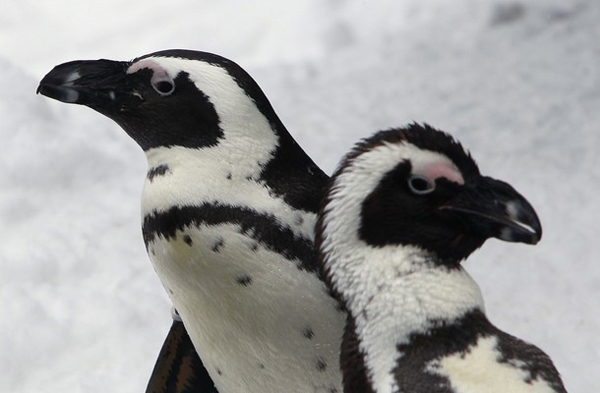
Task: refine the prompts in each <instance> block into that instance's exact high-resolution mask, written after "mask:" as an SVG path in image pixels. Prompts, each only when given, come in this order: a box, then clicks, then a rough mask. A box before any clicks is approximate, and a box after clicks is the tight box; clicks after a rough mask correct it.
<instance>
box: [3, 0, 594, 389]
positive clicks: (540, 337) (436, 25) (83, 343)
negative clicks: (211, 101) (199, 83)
mask: <svg viewBox="0 0 600 393" xmlns="http://www.w3.org/2000/svg"><path fill="white" fill-rule="evenodd" d="M5 3H6V4H3V11H2V13H1V14H0V118H1V119H2V126H1V129H0V133H1V134H0V135H1V140H2V142H1V144H0V165H1V167H2V168H3V170H2V173H3V175H2V176H0V189H1V192H0V239H2V241H1V245H0V247H1V248H0V307H1V315H2V317H1V318H0V368H1V370H2V371H0V391H1V392H18V393H21V392H23V393H29V392H65V393H71V392H106V391H109V392H126V393H127V392H131V393H137V392H142V391H143V389H144V388H145V384H146V382H147V379H148V377H149V375H150V371H151V369H152V367H153V364H154V360H155V358H156V355H157V353H158V350H159V348H160V345H161V343H162V340H163V338H164V336H165V334H166V331H167V329H168V326H169V324H170V317H169V308H170V306H169V303H168V300H167V299H166V296H165V295H164V293H163V289H162V287H161V286H160V284H159V282H158V280H157V278H156V277H155V275H154V272H153V271H152V269H151V267H150V264H149V262H148V261H147V258H146V255H145V251H144V248H143V243H142V239H141V231H140V229H139V200H138V199H139V194H140V190H141V185H142V181H143V177H144V174H145V159H144V156H143V154H142V152H141V151H140V150H139V149H138V147H137V145H135V144H134V143H133V142H132V141H130V140H129V138H128V137H127V136H126V135H125V134H124V133H123V132H122V131H121V130H120V129H119V128H118V127H117V126H116V125H114V124H113V123H112V122H111V121H109V120H108V119H105V118H103V117H102V116H100V115H98V114H96V113H94V112H93V111H91V110H89V109H87V108H83V107H76V106H68V105H64V104H60V103H58V102H54V101H51V100H49V99H46V98H44V97H41V96H36V95H35V94H34V92H35V88H36V86H37V82H38V81H39V79H40V78H41V77H42V76H43V75H44V74H45V73H46V72H47V71H49V70H50V69H51V68H52V67H53V66H54V65H56V64H58V63H61V62H64V61H68V60H74V59H96V58H100V57H105V58H112V59H129V58H133V57H135V56H138V55H142V54H144V53H148V52H150V51H154V50H159V49H166V48H175V47H179V48H192V49H200V50H207V51H212V52H216V53H219V54H221V55H224V56H227V57H230V58H232V59H234V60H235V61H237V62H238V63H240V64H241V65H242V66H244V67H245V68H246V69H247V70H248V71H249V72H250V73H251V74H252V75H254V76H255V78H256V79H257V81H258V82H259V83H260V84H261V86H262V87H263V88H264V90H265V91H266V93H267V95H268V96H269V97H270V99H271V101H272V103H273V105H274V107H275V108H276V109H277V111H278V113H279V114H280V116H281V117H282V119H283V121H284V123H285V124H286V125H287V126H288V129H289V130H290V132H292V134H293V135H294V136H295V137H296V138H297V139H298V140H299V142H300V143H301V144H302V145H303V146H304V147H305V148H306V149H307V150H308V151H309V153H310V154H311V155H312V156H313V157H314V158H315V160H316V161H317V162H318V163H319V164H320V165H322V167H323V168H325V169H326V170H327V171H329V172H330V171H331V170H332V169H333V167H334V165H335V163H336V162H337V160H338V159H339V158H340V157H341V155H342V154H343V153H344V152H345V151H346V150H347V149H348V148H349V147H350V146H351V144H352V143H354V142H355V141H356V140H357V139H358V138H360V137H363V136H367V135H369V134H370V133H371V132H373V131H375V130H378V129H381V128H387V127H390V126H396V125H402V124H405V123H407V122H408V121H411V120H418V121H427V122H429V123H430V124H432V125H434V126H437V127H440V128H443V129H445V130H447V131H450V132H452V133H453V134H454V135H455V136H457V137H458V138H459V139H460V140H462V141H463V143H464V144H465V145H466V146H468V147H469V148H470V149H471V150H472V152H473V155H474V156H475V158H476V159H478V161H479V163H480V167H481V168H482V171H483V172H485V173H486V174H488V175H491V176H494V177H497V178H501V179H504V180H506V181H508V182H510V183H512V184H513V185H514V186H515V188H517V189H518V190H519V191H520V192H521V193H522V194H524V195H525V196H526V197H527V198H528V199H529V200H530V201H531V202H532V204H533V205H534V206H535V207H536V208H537V210H538V213H539V215H540V217H541V219H542V223H543V225H544V238H543V240H542V242H541V243H540V244H539V245H538V246H536V247H528V246H525V245H513V244H508V243H502V242H498V241H490V242H489V244H486V246H484V247H483V249H482V250H481V251H479V252H478V253H476V254H475V255H474V256H473V257H472V258H471V260H470V261H469V262H468V263H467V264H466V266H467V269H468V270H469V271H470V272H471V273H472V274H473V275H474V276H475V278H476V279H477V280H478V282H479V283H480V285H481V287H482V290H483V292H484V295H485V298H486V304H487V309H488V313H489V315H490V318H491V319H492V321H494V322H495V323H496V324H497V325H498V326H499V327H501V328H502V329H504V330H506V331H508V332H511V333H513V334H515V335H517V336H519V337H522V338H525V339H527V340H529V341H531V342H533V343H535V344H537V345H538V346H540V347H541V348H543V349H544V350H545V351H546V352H548V353H549V354H550V355H551V357H552V358H553V359H554V360H555V363H556V365H557V367H558V368H559V370H561V372H562V374H563V376H564V380H565V383H566V385H567V388H568V390H569V391H570V392H582V393H594V392H598V391H600V382H598V375H599V374H600V267H599V265H598V263H599V262H600V245H599V242H598V239H597V237H598V234H599V233H600V222H599V221H600V220H599V219H600V203H599V201H600V198H599V197H598V194H599V193H600V159H599V158H598V155H599V153H600V23H598V21H599V20H600V2H599V1H598V0H570V1H564V0H563V1H558V0H520V1H519V0H512V1H511V0H504V1H503V0H453V1H450V0H403V1H397V0H388V1H378V2H367V1H344V0H327V1H325V0H309V1H303V2H294V3H291V2H282V1H277V0H261V1H253V2H243V1H236V2H234V1H226V2H215V1H208V0H205V1H191V0H190V1H187V2H185V1H173V2H170V3H168V4H169V5H165V4H166V3H165V2H164V1H160V2H159V1H156V0H153V1H144V2H141V1H128V2H122V1H117V0H110V1H109V0H105V1H103V2H101V3H100V2H97V3H96V2H81V1H74V0H73V1H67V0H60V1H58V0H56V1H52V2H38V1H33V0H23V1H19V2H16V1H14V2H5Z"/></svg>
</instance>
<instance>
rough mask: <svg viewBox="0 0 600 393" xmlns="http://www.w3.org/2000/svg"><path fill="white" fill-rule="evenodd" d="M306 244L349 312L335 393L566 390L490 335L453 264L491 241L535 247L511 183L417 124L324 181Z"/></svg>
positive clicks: (518, 347)
mask: <svg viewBox="0 0 600 393" xmlns="http://www.w3.org/2000/svg"><path fill="white" fill-rule="evenodd" d="M316 232H317V234H316V244H317V247H318V250H319V266H320V268H321V270H322V272H323V275H324V278H325V280H326V282H327V284H328V285H329V286H330V287H331V290H332V292H333V293H334V294H335V296H336V298H337V299H338V300H339V301H340V302H341V304H342V306H343V307H344V309H346V310H347V312H348V319H347V321H346V325H345V328H344V336H343V341H342V347H341V355H340V367H341V368H342V372H343V385H344V392H345V393H358V392H361V393H383V392H389V393H391V392H411V393H459V392H461V393H465V392H469V393H471V392H486V393H496V392H497V393H500V392H502V393H506V392H511V393H522V392H528V393H533V392H536V393H538V392H544V393H550V392H552V393H558V392H562V393H564V392H565V388H564V386H563V383H562V382H561V378H560V376H559V373H558V371H557V370H556V368H555V367H554V365H553V363H552V361H551V360H550V358H549V357H548V356H547V355H546V354H545V353H544V352H542V351H541V350H540V349H538V348H537V347H535V346H533V345H531V344H528V343H526V342H524V341H522V340H520V339H518V338H516V337H513V336H511V335H509V334H507V333H505V332H503V331H502V330H500V329H498V328H497V327H495V326H494V325H493V324H492V323H491V322H490V321H489V320H488V318H487V317H486V314H485V310H484V303H483V299H482V295H481V292H480V289H479V287H478V285H477V284H476V283H475V281H474V280H473V279H472V278H471V277H470V276H469V275H468V273H467V272H466V271H465V270H464V269H463V268H462V267H461V261H463V260H464V259H465V258H467V257H468V256H469V255H470V254H471V253H472V252H473V251H475V250H476V249H477V248H479V247H480V246H482V245H483V243H484V242H485V241H486V239H488V238H490V237H493V238H498V239H500V240H504V241H508V242H522V243H526V244H535V243H537V242H538V241H539V240H540V238H541V235H542V228H541V224H540V221H539V219H538V217H537V215H536V213H535V211H534V209H533V207H532V206H531V205H530V204H529V202H528V201H527V200H526V199H525V198H524V197H523V196H521V195H520V194H519V193H518V192H517V191H515V189H514V188H513V187H511V186H510V185H509V184H507V183H505V182H502V181H499V180H495V179H492V178H490V177H486V176H483V175H481V174H480V172H479V169H478V166H477V164H476V163H475V161H474V160H473V158H472V157H471V155H470V153H468V152H466V151H465V149H464V148H463V147H462V146H461V144H460V143H459V142H458V141H456V140H455V139H453V138H452V137H451V136H450V135H448V134H446V133H444V132H442V131H439V130H436V129H434V128H433V127H431V126H428V125H426V124H423V125H421V124H416V123H414V124H410V125H408V126H406V127H403V128H395V129H390V130H386V131H381V132H378V133H376V134H375V135H373V136H372V137H370V138H367V139H364V140H362V141H361V142H359V143H358V144H357V145H355V147H354V148H353V150H351V152H350V153H349V154H348V155H347V156H346V157H345V158H344V159H343V160H342V161H341V163H340V164H339V166H338V169H337V170H336V172H335V174H334V175H333V176H332V178H331V181H330V184H329V186H328V190H327V192H326V196H325V197H324V201H323V206H322V209H321V211H320V214H319V218H318V223H317V230H316Z"/></svg>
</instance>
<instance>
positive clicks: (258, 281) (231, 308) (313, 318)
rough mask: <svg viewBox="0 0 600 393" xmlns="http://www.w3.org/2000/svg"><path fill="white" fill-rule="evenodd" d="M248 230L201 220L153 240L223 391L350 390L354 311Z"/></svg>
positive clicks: (169, 285) (159, 267) (172, 292)
mask: <svg viewBox="0 0 600 393" xmlns="http://www.w3.org/2000/svg"><path fill="white" fill-rule="evenodd" d="M241 232H242V231H241V228H240V227H239V226H238V225H235V224H221V225H215V226H206V225H201V226H200V227H194V226H192V227H188V228H185V229H184V230H183V231H178V232H177V234H176V238H175V239H173V238H170V240H166V239H164V238H162V237H156V238H154V240H153V241H152V242H151V243H150V244H149V245H148V251H149V254H150V256H151V259H152V262H153V264H154V267H155V269H156V271H157V273H158V275H159V277H160V279H161V281H162V283H163V285H164V286H165V288H166V290H167V292H168V293H169V296H170V297H171V299H172V301H173V304H174V305H175V307H176V308H177V310H178V311H179V314H180V315H181V317H182V319H183V322H184V324H185V326H186V329H187V330H188V332H189V334H190V337H191V339H192V341H193V343H194V346H195V347H196V349H197V350H198V352H199V354H200V356H201V358H202V361H203V362H204V365H205V367H206V368H207V370H208V372H209V374H210V375H211V377H212V378H213V380H214V382H215V385H216V386H217V388H218V389H219V392H221V393H231V392H265V393H267V392H302V393H305V392H341V391H342V389H341V373H340V371H339V348H340V342H341V335H342V331H343V324H344V319H345V314H344V313H342V312H340V311H338V310H337V309H336V302H335V301H334V300H333V299H331V298H330V297H329V296H328V295H327V294H326V287H325V285H324V284H323V283H322V282H321V281H320V280H318V279H317V277H316V275H315V274H312V273H307V272H305V271H302V270H300V269H298V267H297V263H296V262H297V261H289V260H286V259H284V258H282V256H281V255H280V254H277V253H275V252H273V251H270V250H268V249H266V248H264V247H263V246H262V245H261V244H259V243H258V242H256V241H255V240H254V239H251V238H250V237H248V236H246V235H244V234H242V233H241Z"/></svg>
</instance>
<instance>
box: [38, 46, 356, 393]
mask: <svg viewBox="0 0 600 393" xmlns="http://www.w3.org/2000/svg"><path fill="white" fill-rule="evenodd" d="M38 91H39V93H41V94H43V95H46V96H48V97H51V98H54V99H57V100H60V101H63V102H67V103H75V104H83V105H87V106H89V107H90V108H92V109H94V110H96V111H98V112H100V113H102V114H103V115H106V116H108V117H109V118H111V119H113V120H114V121H115V122H116V123H118V124H119V125H120V126H121V127H122V128H123V129H124V130H125V131H126V132H127V134H129V136H130V137H132V138H133V139H134V140H135V141H136V142H137V143H138V144H139V145H140V146H141V147H142V149H143V150H144V152H145V154H146V157H147V160H148V166H149V170H148V175H147V178H146V181H145V184H144V190H143V195H142V227H143V236H144V241H145V244H146V248H147V250H148V254H149V256H150V259H151V260H152V264H153V266H154V268H155V270H156V272H157V274H158V276H159V277H160V280H161V282H162V284H163V286H164V287H165V289H166V291H167V292H168V294H169V297H170V298H171V300H172V302H173V304H174V306H175V308H176V309H177V311H178V313H179V315H180V316H181V319H182V320H183V323H184V325H185V328H186V330H187V332H188V333H189V335H190V337H191V340H192V342H193V344H194V347H195V348H196V350H197V352H198V353H199V354H200V356H201V361H202V363H203V367H205V368H206V370H207V371H208V375H205V374H202V373H200V374H199V375H200V377H199V378H196V377H194V378H183V379H184V381H183V382H182V381H178V380H177V378H178V377H179V375H182V374H185V373H183V372H182V373H177V372H173V368H172V367H171V366H170V365H169V364H166V365H161V367H157V368H156V369H155V377H153V379H152V380H151V383H150V384H151V385H152V384H155V385H154V386H149V389H148V391H152V392H154V391H180V390H169V389H181V391H194V392H199V391H202V392H212V391H213V390H214V388H215V387H216V389H217V390H218V391H219V392H221V393H231V392H234V393H235V392H261V393H268V392H290V393H291V392H299V393H300V392H302V393H306V392H328V393H334V392H339V391H341V381H342V377H341V371H340V370H339V367H338V359H339V347H340V342H341V338H342V332H343V326H344V320H345V314H344V313H343V312H341V311H340V310H339V308H338V305H337V302H336V301H335V300H334V299H333V298H331V296H330V294H329V292H328V289H327V287H326V286H325V284H324V283H323V281H321V280H320V279H319V277H318V269H317V252H316V249H315V247H314V243H313V240H314V226H315V222H316V215H317V212H318V209H319V204H320V200H321V197H322V195H323V191H324V189H325V186H326V182H327V180H328V177H327V176H326V175H325V174H324V173H323V172H322V171H321V170H320V169H319V168H318V167H317V166H316V165H315V164H314V163H313V161H312V160H311V159H310V158H309V157H308V156H307V155H306V154H305V153H304V151H303V150H302V149H301V148H300V147H299V146H298V145H297V144H296V142H295V141H294V140H293V139H292V137H291V136H290V135H289V133H288V132H287V131H286V129H285V127H284V126H283V124H282V122H281V121H280V120H279V118H278V117H277V115H276V114H275V112H274V110H273V108H272V107H271V105H270V103H269V101H268V100H267V98H266V96H265V95H264V93H263V92H262V91H261V89H260V88H259V86H258V85H257V84H256V82H255V81H254V80H253V79H252V78H251V77H250V76H249V75H248V74H247V73H246V72H245V71H244V70H242V69H241V68H240V67H239V66H238V65H236V64H235V63H233V62H232V61H230V60H227V59H224V58H222V57H220V56H217V55H214V54H210V53H205V52H196V51H188V50H167V51H161V52H156V53H152V54H149V55H145V56H142V57H139V58H137V59H135V60H133V61H109V60H97V61H73V62H69V63H65V64H62V65H59V66H57V67H55V68H54V69H53V70H52V71H51V72H50V73H49V74H48V75H46V76H45V77H44V78H43V80H42V81H41V82H40V86H39V88H38ZM173 334H174V336H173V337H172V340H167V342H166V343H165V347H163V353H162V355H161V359H164V360H165V361H166V362H168V361H169V360H168V359H169V356H170V355H172V354H173V351H171V350H170V349H169V348H171V347H173V346H174V347H177V345H178V340H183V341H185V331H182V330H181V329H179V328H178V329H177V331H176V332H174V333H173ZM188 349H189V348H188ZM184 355H185V356H188V358H189V356H191V355H192V354H191V353H190V352H189V351H187V352H186V353H185V354H184ZM173 356H175V355H173ZM192 358H193V356H192ZM197 364H198V365H199V366H201V363H200V362H197ZM192 372H193V370H192ZM157 373H158V374H157ZM205 377H206V378H205ZM167 378H171V384H170V385H169V387H166V386H163V385H162V384H164V380H165V379H167ZM196 379H197V380H199V381H200V382H197V383H196V382H195V380H196ZM211 380H212V382H211ZM153 381H154V382H153ZM213 382H214V386H213V385H212V383H213ZM187 384H196V386H195V387H194V388H190V387H189V386H184V385H187ZM159 385H160V386H159ZM173 386H175V388H174V387H173ZM185 389H187V390H185Z"/></svg>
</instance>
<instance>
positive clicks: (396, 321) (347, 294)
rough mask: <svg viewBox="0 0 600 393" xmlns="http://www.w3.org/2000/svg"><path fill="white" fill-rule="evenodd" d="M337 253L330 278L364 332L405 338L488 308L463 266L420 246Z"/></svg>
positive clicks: (330, 265) (331, 261)
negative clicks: (374, 330)
mask: <svg viewBox="0 0 600 393" xmlns="http://www.w3.org/2000/svg"><path fill="white" fill-rule="evenodd" d="M334 255H336V256H335V258H328V259H327V260H328V262H327V268H328V269H329V277H330V279H331V281H332V283H333V285H334V287H335V288H336V291H337V292H338V293H339V296H340V297H341V300H342V301H343V302H344V303H345V304H346V307H347V308H348V311H349V312H350V313H351V314H352V315H353V317H354V319H355V321H356V324H357V328H359V329H360V328H361V327H364V328H366V327H367V326H370V324H371V323H373V324H374V325H377V329H378V330H381V329H388V330H389V331H390V332H392V331H393V332H395V333H394V335H395V336H396V337H398V338H399V339H401V340H404V339H408V337H409V336H410V335H411V334H413V333H422V332H424V331H427V330H428V329H430V328H431V327H433V326H434V325H436V324H438V323H452V321H454V320H456V319H459V318H460V317H462V316H463V315H464V314H465V313H467V312H469V311H472V310H474V309H481V310H483V308H484V305H483V299H482V296H481V292H480V290H479V286H478V285H477V284H476V283H475V281H474V280H473V279H472V278H471V277H470V276H469V274H468V273H467V272H466V271H465V270H464V269H462V267H460V265H456V266H453V267H447V266H445V265H442V264H440V262H439V261H438V260H437V258H436V257H435V256H434V255H433V254H432V253H430V252H427V251H424V250H422V249H421V248H419V247H415V246H408V245H390V246H385V247H377V248H375V247H369V246H366V245H363V246H362V247H360V248H359V247H355V248H352V247H348V246H344V247H343V250H341V251H340V252H337V253H335V252H334ZM383 321H385V322H383Z"/></svg>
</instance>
